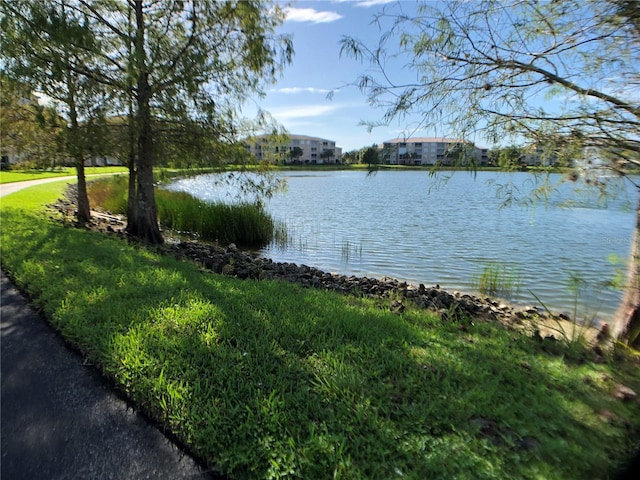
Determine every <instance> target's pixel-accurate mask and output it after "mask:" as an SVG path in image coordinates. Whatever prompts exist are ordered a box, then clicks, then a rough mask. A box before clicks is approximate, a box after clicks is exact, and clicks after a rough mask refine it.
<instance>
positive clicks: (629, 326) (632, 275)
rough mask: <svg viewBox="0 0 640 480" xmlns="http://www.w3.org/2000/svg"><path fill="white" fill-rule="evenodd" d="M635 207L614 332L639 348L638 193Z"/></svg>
mask: <svg viewBox="0 0 640 480" xmlns="http://www.w3.org/2000/svg"><path fill="white" fill-rule="evenodd" d="M638 193H639V197H638V205H637V206H636V226H635V229H634V232H633V241H632V244H631V255H630V258H629V270H628V275H627V282H626V285H625V295H624V298H623V300H622V303H621V305H620V309H619V310H618V313H617V314H616V323H615V326H616V327H617V328H616V329H615V331H614V333H615V334H619V335H620V338H621V339H622V340H623V341H625V342H627V343H628V344H629V345H632V346H634V347H636V348H638V347H640V192H638Z"/></svg>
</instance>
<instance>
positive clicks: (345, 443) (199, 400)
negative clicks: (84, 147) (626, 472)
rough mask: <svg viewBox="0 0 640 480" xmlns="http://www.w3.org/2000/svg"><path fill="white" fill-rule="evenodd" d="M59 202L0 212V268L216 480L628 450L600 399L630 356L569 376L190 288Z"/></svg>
mask: <svg viewBox="0 0 640 480" xmlns="http://www.w3.org/2000/svg"><path fill="white" fill-rule="evenodd" d="M61 189H62V185H59V184H57V183H56V184H49V185H47V186H44V187H42V188H41V187H36V188H31V189H28V190H23V191H20V192H17V193H15V194H13V195H10V196H8V197H5V198H3V201H2V206H1V211H0V213H1V215H2V217H1V219H2V225H1V226H2V231H1V241H2V268H3V269H4V270H5V271H7V272H8V273H9V274H10V275H11V277H12V278H13V279H14V280H15V281H16V283H17V284H18V285H19V286H20V287H21V288H23V289H24V290H25V291H26V292H28V294H29V296H30V298H31V299H32V302H33V304H34V305H35V306H36V307H37V308H38V309H39V310H40V311H41V312H42V313H43V314H44V315H45V316H46V318H47V319H48V320H49V321H50V322H51V323H52V325H53V326H54V328H56V329H57V330H58V331H59V332H60V333H61V334H62V335H63V336H64V337H65V338H66V339H67V341H69V342H71V343H72V344H73V345H75V346H76V347H77V348H78V349H79V350H80V351H82V352H83V353H84V354H85V355H86V356H87V361H88V363H91V364H94V365H96V366H97V367H98V368H100V369H101V370H102V371H103V372H104V373H105V375H107V376H108V377H109V378H111V379H112V380H113V381H114V382H115V385H116V386H117V387H118V388H119V389H121V390H122V391H123V392H125V393H126V394H127V395H128V396H129V397H130V398H131V399H132V400H133V401H134V402H135V404H136V405H137V406H138V408H140V409H142V410H144V411H145V412H146V413H147V414H149V415H150V416H152V417H153V418H155V419H156V420H158V421H159V422H160V423H161V425H162V426H163V428H166V429H167V430H169V431H171V432H172V433H173V434H175V435H176V436H177V437H178V438H179V439H180V440H181V441H182V442H184V443H185V444H186V445H188V447H189V448H190V450H191V451H192V452H193V453H194V454H196V455H197V456H199V457H200V458H202V459H204V460H205V461H206V462H207V463H208V465H209V466H210V467H212V468H214V469H216V470H219V471H221V472H224V473H226V474H228V475H229V476H230V477H231V478H238V479H243V478H249V479H261V478H281V477H287V476H288V477H293V478H304V479H324V478H327V479H329V478H340V479H356V478H367V479H371V478H375V479H392V478H410V479H432V478H433V479H450V478H457V479H585V478H590V479H597V478H602V479H605V478H609V477H610V476H611V475H612V474H613V472H615V470H616V468H617V467H618V466H619V464H620V463H621V462H623V461H624V460H625V459H627V458H628V457H629V456H630V455H631V453H632V449H634V448H637V447H638V439H639V432H640V404H639V403H638V401H627V402H623V401H620V400H617V399H615V398H614V396H613V395H612V392H613V391H614V389H615V386H616V384H618V383H623V384H625V385H627V386H629V387H631V388H633V389H634V390H636V391H640V372H639V370H640V369H638V364H637V363H633V362H632V361H631V360H630V359H629V354H626V355H620V354H618V355H615V356H612V357H611V358H610V359H608V361H607V362H606V363H601V364H595V363H591V362H588V361H579V362H578V361H570V360H568V359H567V358H568V357H566V356H565V355H563V353H564V351H563V348H562V346H561V345H560V346H559V347H558V348H556V349H554V350H555V353H554V354H550V353H547V352H546V350H545V348H544V345H543V344H540V343H539V342H536V341H535V340H533V339H530V338H528V337H526V336H523V335H521V334H518V333H516V332H513V331H510V330H507V329H505V328H503V327H500V326H498V325H494V324H490V323H485V322H480V321H476V322H474V324H473V325H469V326H468V327H467V328H464V329H463V328H461V326H460V324H459V323H455V322H443V321H441V319H440V318H439V317H438V316H435V315H432V314H430V313H428V312H425V311H421V310H417V309H413V308H408V309H407V310H406V311H405V312H404V313H403V314H401V315H398V314H394V313H391V312H390V310H389V304H390V302H391V299H366V298H356V297H352V296H342V295H339V294H337V293H332V292H325V291H319V290H315V289H304V288H301V287H299V286H297V285H293V284H289V283H285V282H279V281H241V280H237V279H234V278H228V277H225V276H221V275H216V274H212V273H208V272H202V271H200V270H199V269H198V268H197V266H195V265H192V264H190V263H185V262H180V261H178V260H175V259H173V258H169V257H165V256H162V255H160V254H158V253H155V252H153V251H150V250H148V249H145V248H142V247H137V246H135V245H132V244H129V243H127V242H126V241H123V240H119V239H116V238H114V237H106V236H103V235H100V234H98V233H95V232H91V231H87V230H80V229H74V228H69V227H64V226H62V225H61V224H59V223H57V222H55V221H52V220H51V219H50V218H49V215H48V214H46V213H44V212H43V209H42V207H41V205H42V204H45V203H47V202H51V201H53V200H54V199H55V198H57V196H58V195H59V193H60V191H61ZM465 325H466V323H465ZM623 357H624V358H623Z"/></svg>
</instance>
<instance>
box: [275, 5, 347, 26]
mask: <svg viewBox="0 0 640 480" xmlns="http://www.w3.org/2000/svg"><path fill="white" fill-rule="evenodd" d="M285 13H286V14H287V20H289V21H291V22H311V23H329V22H335V21H336V20H340V19H341V18H342V15H340V14H339V13H336V12H328V11H326V12H319V11H317V10H315V9H313V8H292V7H288V8H285Z"/></svg>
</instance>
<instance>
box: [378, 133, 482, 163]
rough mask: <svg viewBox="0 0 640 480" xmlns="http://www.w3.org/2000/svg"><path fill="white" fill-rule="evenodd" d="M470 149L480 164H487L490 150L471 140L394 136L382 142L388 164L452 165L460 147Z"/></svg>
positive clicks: (383, 161)
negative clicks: (474, 143) (478, 145)
mask: <svg viewBox="0 0 640 480" xmlns="http://www.w3.org/2000/svg"><path fill="white" fill-rule="evenodd" d="M461 147H464V148H465V149H468V153H469V154H471V155H473V157H474V158H475V161H476V163H477V164H478V165H486V164H487V161H488V156H487V154H488V150H487V149H486V148H479V147H476V146H475V145H473V144H472V143H471V142H467V141H464V140H460V139H455V138H444V137H416V138H394V139H393V140H387V141H386V142H384V143H383V144H382V152H381V159H382V163H385V164H388V165H436V164H439V165H452V164H454V163H455V162H456V161H457V160H458V159H459V158H460V157H459V155H460V154H459V153H458V152H459V151H460V148H461Z"/></svg>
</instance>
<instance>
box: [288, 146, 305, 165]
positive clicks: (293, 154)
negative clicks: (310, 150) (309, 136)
mask: <svg viewBox="0 0 640 480" xmlns="http://www.w3.org/2000/svg"><path fill="white" fill-rule="evenodd" d="M303 154H304V151H303V150H302V149H301V148H300V147H297V146H296V147H293V148H292V149H291V150H290V151H289V158H290V159H291V160H293V161H294V162H297V161H298V160H299V159H300V157H301V156H302V155H303Z"/></svg>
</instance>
